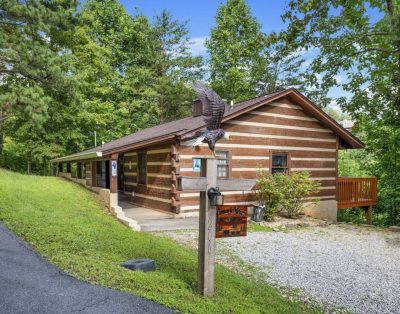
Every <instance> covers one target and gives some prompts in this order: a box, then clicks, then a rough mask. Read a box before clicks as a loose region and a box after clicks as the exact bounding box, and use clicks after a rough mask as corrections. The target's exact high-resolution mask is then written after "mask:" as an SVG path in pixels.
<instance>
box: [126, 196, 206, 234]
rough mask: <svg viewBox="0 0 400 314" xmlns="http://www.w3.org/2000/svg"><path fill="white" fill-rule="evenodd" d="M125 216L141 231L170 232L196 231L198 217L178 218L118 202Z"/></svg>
mask: <svg viewBox="0 0 400 314" xmlns="http://www.w3.org/2000/svg"><path fill="white" fill-rule="evenodd" d="M119 206H121V207H122V210H123V211H124V213H125V216H127V217H129V218H131V219H134V220H136V221H137V223H138V224H139V225H140V230H141V231H171V230H185V229H198V228H199V217H186V218H179V217H175V216H174V215H173V214H167V213H163V212H161V211H157V210H152V209H149V208H144V207H140V206H136V205H133V204H131V203H127V202H119Z"/></svg>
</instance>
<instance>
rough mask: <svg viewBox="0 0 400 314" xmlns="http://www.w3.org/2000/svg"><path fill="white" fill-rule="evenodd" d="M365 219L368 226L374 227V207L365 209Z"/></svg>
mask: <svg viewBox="0 0 400 314" xmlns="http://www.w3.org/2000/svg"><path fill="white" fill-rule="evenodd" d="M365 219H366V220H367V224H368V225H372V205H370V206H367V207H365Z"/></svg>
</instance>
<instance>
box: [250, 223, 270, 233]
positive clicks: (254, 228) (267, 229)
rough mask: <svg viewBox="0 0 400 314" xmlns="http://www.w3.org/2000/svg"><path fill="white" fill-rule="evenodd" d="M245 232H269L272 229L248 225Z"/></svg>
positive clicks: (253, 224) (254, 224) (252, 224)
mask: <svg viewBox="0 0 400 314" xmlns="http://www.w3.org/2000/svg"><path fill="white" fill-rule="evenodd" d="M247 230H248V231H250V232H271V231H272V228H271V227H268V226H262V225H259V224H256V223H249V224H248V225H247Z"/></svg>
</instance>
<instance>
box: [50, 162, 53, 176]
mask: <svg viewBox="0 0 400 314" xmlns="http://www.w3.org/2000/svg"><path fill="white" fill-rule="evenodd" d="M50 176H51V177H53V176H54V164H53V163H52V162H51V163H50Z"/></svg>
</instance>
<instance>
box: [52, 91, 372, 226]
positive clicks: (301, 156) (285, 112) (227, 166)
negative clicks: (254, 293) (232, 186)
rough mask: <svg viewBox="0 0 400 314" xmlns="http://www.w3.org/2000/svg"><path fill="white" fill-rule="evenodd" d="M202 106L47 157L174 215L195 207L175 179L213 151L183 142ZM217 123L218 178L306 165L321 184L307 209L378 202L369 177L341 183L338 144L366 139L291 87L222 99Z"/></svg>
mask: <svg viewBox="0 0 400 314" xmlns="http://www.w3.org/2000/svg"><path fill="white" fill-rule="evenodd" d="M202 112H203V104H202V103H201V102H200V101H199V100H195V101H194V103H193V113H192V116H190V117H187V118H184V119H180V120H176V121H172V122H168V123H164V124H161V125H157V126H154V127H151V128H147V129H144V130H142V131H139V132H136V133H134V134H131V135H128V136H125V137H122V138H120V139H117V140H114V141H111V142H109V143H106V144H104V145H101V146H98V147H95V148H92V149H89V150H85V151H83V152H80V153H76V154H73V155H69V156H65V157H60V158H56V159H54V160H52V164H53V165H55V164H58V172H57V173H58V175H59V176H62V177H66V178H69V179H72V180H74V181H76V182H79V183H81V184H82V185H84V186H86V187H88V188H91V189H92V190H94V191H97V192H98V193H100V194H103V195H108V196H107V197H108V200H107V202H108V203H109V205H110V206H118V199H120V200H121V199H123V200H124V201H128V202H132V203H134V204H136V205H139V206H143V207H148V208H152V209H157V210H162V211H165V212H169V213H171V214H173V215H179V216H192V215H197V214H198V211H199V192H193V191H185V190H184V189H182V188H181V187H180V185H179V180H180V179H181V178H186V177H198V176H200V175H201V169H200V167H199V165H200V162H199V158H200V157H202V156H205V155H210V153H211V152H210V151H209V149H208V147H207V145H206V144H204V145H203V144H202V145H200V146H199V147H197V148H196V149H194V148H192V147H188V146H185V145H184V143H185V140H186V139H187V138H188V136H189V135H190V134H193V132H195V131H197V130H201V129H202V128H204V122H203V116H202ZM222 128H223V129H224V130H225V131H226V132H228V133H229V135H230V139H229V140H223V139H222V140H220V141H219V142H218V143H217V145H216V152H217V154H218V155H219V156H220V159H219V161H218V163H219V164H218V178H219V179H227V180H229V179H235V180H238V179H256V178H257V173H258V171H259V170H260V169H262V170H265V171H269V172H270V173H272V174H273V173H277V172H284V173H290V172H293V171H309V172H310V174H311V179H312V180H316V181H319V182H320V184H321V185H320V188H319V192H318V193H317V194H315V195H313V196H311V197H309V200H308V201H309V202H308V203H307V204H306V206H305V213H306V214H307V215H310V216H312V217H316V218H322V219H327V220H332V221H335V220H336V215H337V210H338V208H342V207H341V205H343V204H344V203H346V202H347V203H346V206H347V207H353V206H356V203H357V204H358V205H357V206H371V205H373V204H375V203H376V181H374V180H373V179H374V178H372V179H370V180H369V181H368V180H361V181H360V183H357V184H356V185H355V184H354V182H355V181H354V180H352V181H351V182H350V181H349V182H347V183H343V182H342V181H341V182H342V184H341V185H340V182H339V181H340V180H339V179H338V150H339V149H357V148H363V147H364V144H363V143H362V142H361V141H360V140H359V139H358V138H357V137H356V136H354V135H353V134H351V133H350V132H349V131H348V130H346V129H345V128H343V127H342V126H341V125H340V124H339V123H337V122H336V121H335V120H334V119H333V118H331V117H330V116H329V115H327V114H326V113H325V112H324V111H322V110H321V109H319V108H318V107H317V106H316V105H314V104H313V103H312V102H311V101H310V100H309V99H307V98H306V97H305V96H304V95H302V94H301V93H300V92H299V91H297V90H296V89H294V88H289V89H286V90H282V91H278V92H274V93H271V94H267V95H263V96H260V97H256V98H254V99H250V100H247V101H243V102H240V103H238V104H236V105H234V106H231V107H227V108H226V111H225V115H224V119H223V124H222ZM71 163H73V164H74V167H71ZM75 165H76V166H75ZM72 168H73V169H74V170H71V169H72ZM346 184H347V185H346ZM338 187H339V189H340V191H339V189H338ZM339 192H340V193H341V194H342V195H340V194H339ZM222 193H223V194H224V198H225V204H227V205H229V204H248V205H249V206H251V205H252V204H254V193H253V192H252V190H251V189H248V190H243V191H238V190H225V191H222ZM355 194H357V195H355ZM341 198H343V199H341ZM315 199H318V200H319V202H318V203H317V204H316V203H314V202H313V200H315Z"/></svg>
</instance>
